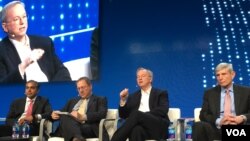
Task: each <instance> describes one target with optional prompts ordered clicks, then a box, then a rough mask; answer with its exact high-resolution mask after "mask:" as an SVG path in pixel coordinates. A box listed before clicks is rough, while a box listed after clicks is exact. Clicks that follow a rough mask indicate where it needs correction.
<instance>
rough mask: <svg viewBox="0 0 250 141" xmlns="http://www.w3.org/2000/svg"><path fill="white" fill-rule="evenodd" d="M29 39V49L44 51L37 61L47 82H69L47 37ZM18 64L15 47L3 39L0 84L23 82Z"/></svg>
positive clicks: (0, 52)
mask: <svg viewBox="0 0 250 141" xmlns="http://www.w3.org/2000/svg"><path fill="white" fill-rule="evenodd" d="M29 39H30V47H31V49H35V48H41V49H43V50H44V51H45V53H44V54H43V56H42V58H41V59H40V60H38V64H39V66H40V68H41V70H42V71H43V72H44V73H45V75H46V76H47V77H48V80H49V81H68V80H71V77H70V74H69V71H68V69H67V68H66V67H65V66H64V65H63V64H62V62H61V61H60V60H59V58H58V57H57V55H56V53H55V50H54V45H53V42H52V40H51V39H50V38H49V37H42V36H32V35H30V36H29ZM20 63H21V59H20V57H19V55H18V52H17V50H16V48H15V46H14V45H13V44H12V43H11V41H10V40H9V38H8V37H5V38H4V39H3V40H2V41H1V42H0V82H5V83H9V82H25V80H23V79H22V77H21V75H20V73H19V70H18V64H20Z"/></svg>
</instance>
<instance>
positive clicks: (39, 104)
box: [1, 80, 52, 136]
mask: <svg viewBox="0 0 250 141" xmlns="http://www.w3.org/2000/svg"><path fill="white" fill-rule="evenodd" d="M39 88H40V85H39V83H38V82H36V81H34V80H29V81H27V82H26V85H25V97H23V98H18V99H15V100H14V101H13V102H12V103H11V106H10V109H9V112H8V114H7V117H6V130H8V132H9V133H7V134H5V135H4V136H10V135H11V127H12V125H14V123H15V122H18V124H19V125H23V124H24V122H27V123H28V124H29V125H30V135H31V136H37V135H39V125H40V123H39V122H40V120H41V119H42V118H45V119H49V118H50V114H51V112H52V108H51V105H50V103H49V100H48V99H47V98H45V97H42V96H38V92H39ZM9 130H10V131H9ZM4 131H5V130H1V132H4Z"/></svg>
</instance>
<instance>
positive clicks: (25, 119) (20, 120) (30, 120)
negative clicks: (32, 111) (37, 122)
mask: <svg viewBox="0 0 250 141" xmlns="http://www.w3.org/2000/svg"><path fill="white" fill-rule="evenodd" d="M32 121H33V116H32V115H30V116H24V117H22V118H20V119H19V120H18V124H19V125H23V124H24V122H28V123H32Z"/></svg>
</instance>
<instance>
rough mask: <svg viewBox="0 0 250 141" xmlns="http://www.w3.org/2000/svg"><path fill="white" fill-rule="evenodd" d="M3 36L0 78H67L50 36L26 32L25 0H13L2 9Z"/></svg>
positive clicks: (66, 71)
mask: <svg viewBox="0 0 250 141" xmlns="http://www.w3.org/2000/svg"><path fill="white" fill-rule="evenodd" d="M1 22H2V28H3V30H4V32H6V33H7V35H8V37H5V38H4V39H3V40H2V41H1V42H0V82H5V83H9V82H25V81H27V80H36V81H38V82H47V81H69V80H71V77H70V74H69V71H68V69H67V68H66V67H65V66H64V65H63V64H62V62H61V61H60V60H59V58H58V57H57V55H56V53H55V50H54V45H53V42H52V40H51V39H50V38H49V37H41V36H31V35H27V34H26V31H27V29H28V21H27V14H26V10H25V8H24V3H22V2H21V1H12V2H10V3H8V4H6V5H5V6H4V7H3V9H2V11H1Z"/></svg>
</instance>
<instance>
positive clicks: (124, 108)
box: [111, 68, 169, 141]
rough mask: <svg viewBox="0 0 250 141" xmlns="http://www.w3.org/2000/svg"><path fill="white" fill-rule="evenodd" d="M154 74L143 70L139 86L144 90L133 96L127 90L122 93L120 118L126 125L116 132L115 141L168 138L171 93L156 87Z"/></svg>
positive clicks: (138, 81) (141, 70) (138, 75)
mask: <svg viewBox="0 0 250 141" xmlns="http://www.w3.org/2000/svg"><path fill="white" fill-rule="evenodd" d="M152 81H153V73H152V71H150V70H148V69H145V68H139V69H138V70H137V85H138V86H139V87H140V90H138V91H136V92H135V93H133V94H132V95H129V94H128V89H127V88H125V89H124V90H122V91H121V92H120V106H119V116H120V117H121V118H123V119H126V121H125V123H124V124H123V125H122V126H121V127H120V128H119V129H118V130H117V131H116V132H115V134H114V135H113V137H112V139H111V141H125V140H126V139H127V138H129V141H144V140H145V139H154V140H161V139H166V138H167V131H168V130H167V129H168V126H169V118H168V115H167V113H168V110H169V102H168V93H167V91H164V90H160V89H157V88H153V87H152Z"/></svg>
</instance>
